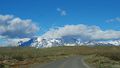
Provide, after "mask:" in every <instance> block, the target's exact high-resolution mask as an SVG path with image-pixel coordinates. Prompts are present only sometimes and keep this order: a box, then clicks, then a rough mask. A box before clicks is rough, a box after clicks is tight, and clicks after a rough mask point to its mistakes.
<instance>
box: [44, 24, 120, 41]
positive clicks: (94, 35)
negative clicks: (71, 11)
mask: <svg viewBox="0 0 120 68" xmlns="http://www.w3.org/2000/svg"><path fill="white" fill-rule="evenodd" d="M66 36H69V37H77V38H78V37H79V38H80V39H81V40H108V39H119V38H120V31H115V30H102V29H101V28H100V27H98V26H88V25H84V24H79V25H65V26H64V27H58V28H53V29H50V30H49V31H48V32H46V33H45V34H44V35H43V36H42V37H44V38H62V37H66Z"/></svg>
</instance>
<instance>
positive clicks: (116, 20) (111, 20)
mask: <svg viewBox="0 0 120 68" xmlns="http://www.w3.org/2000/svg"><path fill="white" fill-rule="evenodd" d="M106 22H107V23H111V22H120V17H116V18H112V19H108V20H106Z"/></svg>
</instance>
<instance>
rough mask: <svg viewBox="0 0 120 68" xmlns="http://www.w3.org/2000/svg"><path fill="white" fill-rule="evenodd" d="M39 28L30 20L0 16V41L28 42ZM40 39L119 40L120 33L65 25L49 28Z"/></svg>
mask: <svg viewBox="0 0 120 68" xmlns="http://www.w3.org/2000/svg"><path fill="white" fill-rule="evenodd" d="M37 31H39V27H38V26H37V25H36V24H35V23H34V22H33V21H32V20H31V19H21V18H19V17H15V16H13V15H0V40H1V39H2V38H3V39H6V40H7V41H8V42H11V43H9V44H15V43H14V42H18V41H19V40H26V39H27V40H29V38H31V37H34V36H36V35H35V33H36V32H37ZM40 37H41V38H45V39H47V38H64V37H69V38H79V39H80V40H81V41H88V40H110V39H111V40H112V39H120V31H117V30H102V29H101V28H100V27H99V26H95V25H94V26H88V25H85V24H78V25H65V26H63V27H57V28H50V29H49V31H47V32H46V33H44V34H43V35H41V36H40Z"/></svg>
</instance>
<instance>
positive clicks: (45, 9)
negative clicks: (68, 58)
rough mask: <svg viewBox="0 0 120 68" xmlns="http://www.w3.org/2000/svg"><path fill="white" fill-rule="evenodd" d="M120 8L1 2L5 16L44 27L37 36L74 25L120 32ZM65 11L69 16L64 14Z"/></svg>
mask: <svg viewBox="0 0 120 68" xmlns="http://www.w3.org/2000/svg"><path fill="white" fill-rule="evenodd" d="M119 8H120V0H0V14H1V15H14V16H16V17H19V18H21V19H31V20H32V21H33V22H34V23H36V24H37V26H39V27H40V30H39V31H38V32H37V35H42V34H44V33H45V32H47V31H48V30H49V29H50V28H53V27H57V26H64V25H71V24H72V25H76V24H85V25H90V26H91V25H96V26H99V27H100V28H101V29H102V30H108V29H112V30H120V29H119V28H120V21H119V20H118V19H119V17H120V9H119ZM58 9H60V11H59V10H58ZM62 12H64V13H65V14H64V15H61V13H62ZM116 18H118V19H117V20H116ZM111 20H112V21H111ZM106 21H108V22H106Z"/></svg>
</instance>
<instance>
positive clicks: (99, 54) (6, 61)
mask: <svg viewBox="0 0 120 68" xmlns="http://www.w3.org/2000/svg"><path fill="white" fill-rule="evenodd" d="M73 55H84V56H85V60H86V62H87V63H89V64H90V65H93V66H94V67H95V68H120V66H119V65H120V47H115V46H114V47H112V46H109V47H105V46H104V47H103V46H101V47H100V46H99V47H87V46H74V47H72V46H71V47H70V46H69V47H66V46H64V47H52V48H43V49H36V48H29V47H24V48H20V47H14V48H13V47H12V48H10V47H9V48H0V66H1V68H10V67H13V68H15V67H17V66H19V65H29V64H34V63H46V62H50V61H54V60H58V59H61V58H65V57H68V56H73Z"/></svg>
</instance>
